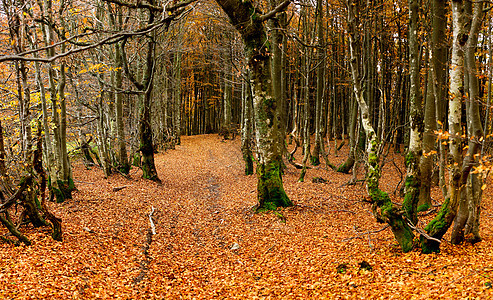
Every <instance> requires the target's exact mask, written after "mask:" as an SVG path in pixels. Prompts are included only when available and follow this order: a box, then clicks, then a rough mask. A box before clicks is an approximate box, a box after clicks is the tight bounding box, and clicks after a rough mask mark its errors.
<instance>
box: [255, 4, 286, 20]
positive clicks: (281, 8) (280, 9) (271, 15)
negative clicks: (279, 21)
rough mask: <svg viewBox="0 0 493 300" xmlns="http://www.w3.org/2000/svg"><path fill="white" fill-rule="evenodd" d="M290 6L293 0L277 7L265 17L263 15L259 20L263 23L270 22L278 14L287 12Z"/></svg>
mask: <svg viewBox="0 0 493 300" xmlns="http://www.w3.org/2000/svg"><path fill="white" fill-rule="evenodd" d="M289 4H291V0H286V1H284V2H283V3H281V4H279V5H278V6H276V7H275V8H274V9H273V10H271V11H270V12H268V13H266V14H264V15H261V16H260V17H259V20H260V21H261V22H262V21H266V20H269V19H271V18H273V17H274V16H275V15H276V14H277V13H279V12H282V11H284V10H286V8H288V6H289Z"/></svg>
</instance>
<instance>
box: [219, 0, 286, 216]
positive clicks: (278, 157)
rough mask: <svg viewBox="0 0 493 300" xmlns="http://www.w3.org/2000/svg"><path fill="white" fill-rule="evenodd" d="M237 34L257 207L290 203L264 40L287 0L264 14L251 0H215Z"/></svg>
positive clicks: (272, 207)
mask: <svg viewBox="0 0 493 300" xmlns="http://www.w3.org/2000/svg"><path fill="white" fill-rule="evenodd" d="M217 3H218V4H219V6H221V8H222V9H223V10H224V12H225V13H226V14H227V15H228V16H229V18H230V20H231V24H233V26H234V27H235V28H236V29H237V30H238V32H239V33H240V35H241V37H242V39H243V43H244V44H245V54H246V57H247V65H248V68H249V69H250V72H251V79H250V80H251V85H252V93H253V105H254V110H255V130H256V132H255V135H256V142H257V155H258V162H257V178H258V183H257V190H258V200H259V207H258V209H276V208H277V207H286V206H291V205H292V202H291V200H289V198H288V196H287V195H286V192H285V191H284V187H283V184H282V172H281V162H282V149H283V144H282V143H280V141H279V131H280V130H281V129H280V126H281V117H280V114H281V113H282V112H281V106H280V105H279V102H278V99H276V98H275V95H274V90H273V80H272V77H271V76H272V69H271V68H272V62H271V51H272V49H271V45H270V44H269V43H268V42H267V33H266V27H265V23H264V22H265V21H266V20H268V19H269V18H272V17H273V16H274V15H275V14H276V13H277V12H279V11H282V10H283V9H285V8H286V7H287V6H288V5H289V3H290V1H286V2H283V3H281V4H280V5H279V6H277V7H276V8H275V9H274V10H272V11H270V12H269V13H266V14H263V13H262V11H261V10H260V9H259V8H257V7H255V6H254V4H253V3H252V2H250V1H239V0H217Z"/></svg>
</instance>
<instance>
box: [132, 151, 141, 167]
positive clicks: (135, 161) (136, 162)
mask: <svg viewBox="0 0 493 300" xmlns="http://www.w3.org/2000/svg"><path fill="white" fill-rule="evenodd" d="M140 158H141V156H140V152H136V153H134V155H133V157H132V166H134V167H140Z"/></svg>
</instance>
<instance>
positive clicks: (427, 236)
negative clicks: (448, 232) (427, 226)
mask: <svg viewBox="0 0 493 300" xmlns="http://www.w3.org/2000/svg"><path fill="white" fill-rule="evenodd" d="M407 225H408V226H409V227H411V228H412V229H414V230H416V231H417V232H418V233H419V234H420V235H422V236H424V237H425V238H426V239H427V240H432V241H435V242H437V243H441V242H442V241H441V240H439V239H436V238H434V237H431V236H429V235H428V234H427V233H426V232H424V230H423V229H421V228H418V227H416V226H414V225H413V224H411V222H409V221H408V222H407Z"/></svg>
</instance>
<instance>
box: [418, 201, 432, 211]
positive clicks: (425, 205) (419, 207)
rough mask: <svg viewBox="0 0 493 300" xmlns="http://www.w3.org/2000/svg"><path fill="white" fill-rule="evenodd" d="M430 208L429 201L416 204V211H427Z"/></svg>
mask: <svg viewBox="0 0 493 300" xmlns="http://www.w3.org/2000/svg"><path fill="white" fill-rule="evenodd" d="M430 208H431V205H430V204H429V203H425V204H422V205H420V206H418V212H423V211H427V210H428V209H430Z"/></svg>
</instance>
